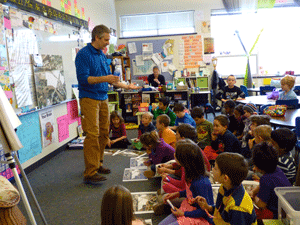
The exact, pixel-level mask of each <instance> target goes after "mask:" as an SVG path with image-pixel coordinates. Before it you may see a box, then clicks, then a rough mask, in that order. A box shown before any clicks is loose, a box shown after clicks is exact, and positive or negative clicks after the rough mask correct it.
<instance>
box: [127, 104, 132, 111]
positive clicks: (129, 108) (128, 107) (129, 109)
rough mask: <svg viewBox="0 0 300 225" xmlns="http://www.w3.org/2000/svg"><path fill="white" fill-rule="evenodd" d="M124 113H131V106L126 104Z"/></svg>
mask: <svg viewBox="0 0 300 225" xmlns="http://www.w3.org/2000/svg"><path fill="white" fill-rule="evenodd" d="M126 112H127V113H129V112H132V104H126Z"/></svg>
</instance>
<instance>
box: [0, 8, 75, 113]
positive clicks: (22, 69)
mask: <svg viewBox="0 0 300 225" xmlns="http://www.w3.org/2000/svg"><path fill="white" fill-rule="evenodd" d="M17 12H18V13H20V14H21V17H20V18H23V19H24V15H26V17H27V18H28V17H29V16H33V17H35V18H36V20H43V22H44V23H47V24H50V25H51V24H55V30H39V29H37V28H36V27H34V26H35V25H28V24H27V25H28V26H29V28H26V27H24V26H22V25H24V20H23V21H22V19H21V20H20V23H19V24H17V23H16V22H14V23H11V30H12V32H11V33H13V34H14V35H16V34H17V33H22V32H25V33H24V34H22V35H23V36H24V37H25V36H28V35H30V36H31V37H32V39H35V43H36V49H35V50H34V51H31V52H30V54H31V53H38V54H39V55H47V56H51V57H52V58H53V57H56V58H61V61H62V62H61V64H62V66H61V72H60V73H59V76H60V81H61V83H62V85H63V86H64V87H65V88H64V90H65V91H64V93H63V92H60V95H64V96H63V98H60V99H59V100H58V101H56V102H53V104H50V105H54V104H57V103H59V102H62V101H64V100H67V99H71V97H72V91H71V86H72V84H74V83H77V78H76V70H75V62H74V60H75V48H78V45H79V44H78V42H77V38H74V37H76V35H77V34H78V28H76V27H73V26H70V25H66V24H63V23H61V22H57V21H51V20H49V19H46V20H45V18H43V17H37V15H34V14H30V13H28V12H25V11H21V10H17ZM4 16H5V14H4ZM10 16H11V17H14V16H18V15H17V14H15V15H13V14H11V15H10ZM11 19H12V18H11ZM15 21H16V20H15ZM27 25H26V26H27ZM44 25H45V24H43V26H44ZM31 26H32V27H31ZM45 27H47V26H45ZM53 27H54V25H53V26H48V28H49V29H53ZM5 32H7V30H6V31H5ZM6 36H7V34H6ZM69 37H73V39H72V38H69ZM14 38H15V39H16V40H20V39H22V36H21V37H17V36H12V41H13V40H14ZM8 40H9V39H8ZM25 44H26V43H25ZM21 46H24V44H23V43H22V44H21ZM7 48H8V52H13V53H14V51H13V49H10V45H9V43H8V44H7ZM20 52H22V51H20ZM30 54H27V56H26V57H24V58H26V60H22V56H18V55H17V56H16V59H17V60H19V62H18V63H19V66H18V68H17V69H16V70H15V72H14V70H10V71H9V73H10V74H9V77H10V79H11V81H10V82H11V84H13V87H14V88H13V89H12V99H11V101H12V106H13V108H14V109H15V111H16V113H17V114H20V113H21V112H24V111H25V112H26V111H29V110H30V109H34V108H36V107H39V106H40V105H39V104H38V101H37V92H36V91H37V89H36V88H37V87H36V77H35V72H34V71H35V68H37V67H34V66H33V65H32V60H31V59H30V57H29V55H30ZM9 55H10V56H11V54H10V53H9ZM27 57H28V58H27ZM11 58H12V57H10V59H11ZM10 64H11V63H10ZM21 64H22V66H20V65H21ZM46 66H47V65H46ZM10 67H11V66H10ZM16 74H19V75H18V78H17V79H16V76H14V75H16ZM54 75H56V74H54ZM24 77H26V78H27V77H28V79H25V78H24ZM19 78H20V80H19ZM17 88H21V89H22V90H27V91H23V93H26V94H24V95H22V92H20V91H18V90H17ZM19 90H20V89H19ZM20 93H21V94H20ZM20 96H21V97H22V98H23V100H22V104H20V103H21V100H20ZM39 108H41V107H39Z"/></svg>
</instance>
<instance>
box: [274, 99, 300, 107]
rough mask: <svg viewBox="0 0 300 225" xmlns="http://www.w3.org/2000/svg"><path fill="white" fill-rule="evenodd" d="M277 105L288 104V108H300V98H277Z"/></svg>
mask: <svg viewBox="0 0 300 225" xmlns="http://www.w3.org/2000/svg"><path fill="white" fill-rule="evenodd" d="M275 104H276V105H286V106H287V108H288V109H298V108H299V100H298V99H293V100H277V101H276V103H275Z"/></svg>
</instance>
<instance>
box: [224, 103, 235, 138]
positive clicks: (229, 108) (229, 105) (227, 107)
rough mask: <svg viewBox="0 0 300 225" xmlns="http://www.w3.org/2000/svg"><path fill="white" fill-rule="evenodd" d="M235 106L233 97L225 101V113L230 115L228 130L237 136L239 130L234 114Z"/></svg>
mask: <svg viewBox="0 0 300 225" xmlns="http://www.w3.org/2000/svg"><path fill="white" fill-rule="evenodd" d="M234 108H235V102H234V101H233V100H231V99H229V100H228V101H226V102H225V103H224V111H225V115H226V116H227V117H228V119H229V126H228V130H229V131H231V133H233V134H234V135H235V136H237V135H236V132H237V120H236V118H235V116H234Z"/></svg>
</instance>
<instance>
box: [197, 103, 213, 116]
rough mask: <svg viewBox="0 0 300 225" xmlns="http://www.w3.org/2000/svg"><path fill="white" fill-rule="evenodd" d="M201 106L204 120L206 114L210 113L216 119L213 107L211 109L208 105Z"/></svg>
mask: <svg viewBox="0 0 300 225" xmlns="http://www.w3.org/2000/svg"><path fill="white" fill-rule="evenodd" d="M201 106H203V107H204V113H205V115H206V119H207V114H208V113H212V114H213V115H214V118H215V117H216V114H215V109H214V107H212V105H211V104H210V103H205V104H203V105H201Z"/></svg>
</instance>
